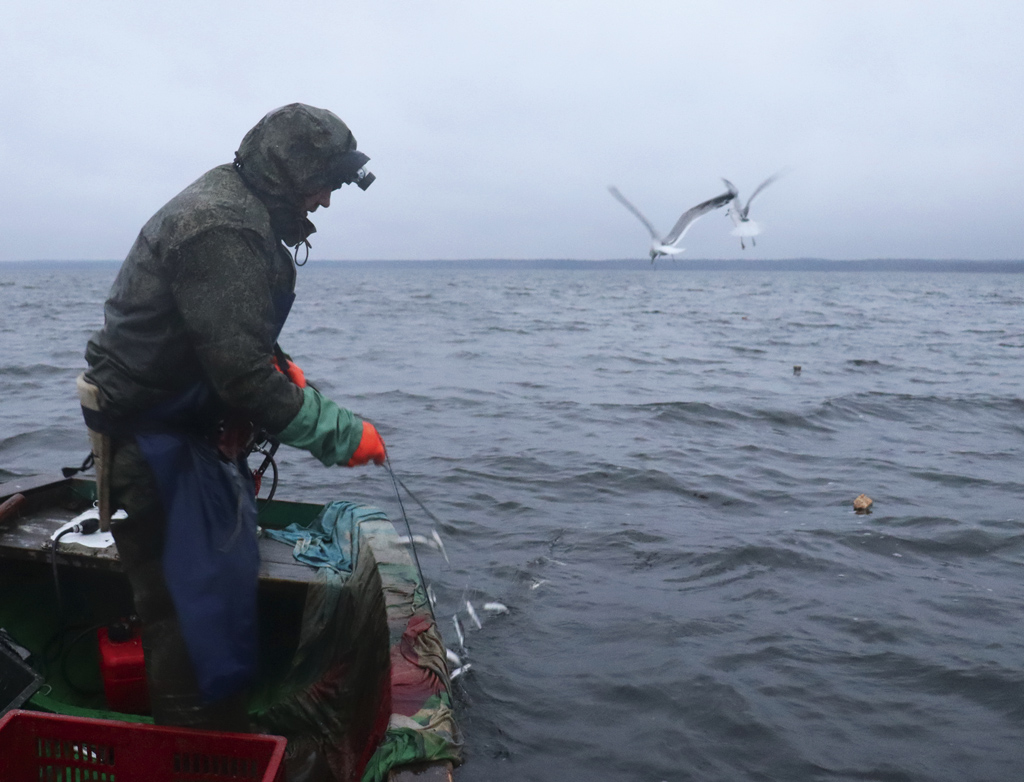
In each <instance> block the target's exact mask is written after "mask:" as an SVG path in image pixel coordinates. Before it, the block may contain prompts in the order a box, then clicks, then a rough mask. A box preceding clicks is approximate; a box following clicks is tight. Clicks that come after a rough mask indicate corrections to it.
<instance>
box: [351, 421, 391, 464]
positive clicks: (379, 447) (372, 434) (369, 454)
mask: <svg viewBox="0 0 1024 782" xmlns="http://www.w3.org/2000/svg"><path fill="white" fill-rule="evenodd" d="M386 456H387V451H385V450H384V441H383V440H381V439H380V434H378V433H377V427H376V426H374V425H373V424H371V423H370V422H369V421H363V436H362V437H361V438H360V439H359V447H358V448H356V452H355V453H354V454H352V458H351V459H349V460H348V464H346V465H345V466H346V467H355V466H357V465H360V464H366V463H367V462H373V463H374V464H384V458H385V457H386Z"/></svg>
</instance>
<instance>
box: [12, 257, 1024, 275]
mask: <svg viewBox="0 0 1024 782" xmlns="http://www.w3.org/2000/svg"><path fill="white" fill-rule="evenodd" d="M119 263H121V261H119V260H109V261H70V260H62V261H56V260H39V261H0V269H3V268H4V267H7V268H11V267H14V266H33V267H43V266H46V267H61V266H71V265H82V264H119ZM310 266H311V267H326V266H347V267H350V268H377V269H450V270H459V269H463V270H466V271H474V270H506V271H515V270H537V269H560V270H566V271H637V270H644V269H646V270H652V271H660V272H673V271H676V272H683V271H771V272H808V271H813V272H932V273H943V272H971V273H1000V274H1021V273H1024V260H1017V261H955V260H953V261H949V260H946V261H938V260H927V259H922V258H877V259H870V260H862V261H830V260H826V259H824V258H791V259H786V260H777V261H755V260H742V259H741V260H723V261H717V260H708V259H692V260H685V261H671V260H659V261H657V262H656V263H655V264H651V262H650V261H648V260H635V259H619V260H608V261H580V260H571V259H558V258H547V259H534V260H502V259H473V260H463V261H439V260H435V261H330V260H324V261H310Z"/></svg>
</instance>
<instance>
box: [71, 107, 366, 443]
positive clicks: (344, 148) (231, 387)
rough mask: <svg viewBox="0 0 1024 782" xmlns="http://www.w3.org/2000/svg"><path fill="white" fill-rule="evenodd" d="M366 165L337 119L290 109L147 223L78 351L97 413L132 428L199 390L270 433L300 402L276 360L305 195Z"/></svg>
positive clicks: (271, 117) (306, 227) (303, 227)
mask: <svg viewBox="0 0 1024 782" xmlns="http://www.w3.org/2000/svg"><path fill="white" fill-rule="evenodd" d="M366 160H367V158H366V156H365V155H363V154H362V153H358V152H356V141H355V138H354V137H353V136H352V133H351V132H350V131H349V129H348V127H347V126H346V125H345V123H344V122H342V121H341V120H340V119H339V118H338V117H337V116H335V115H334V114H332V113H331V112H329V111H326V110H323V109H317V108H313V107H311V106H305V105H303V104H299V103H294V104H290V105H288V106H285V107H283V108H281V109H277V110H276V111H273V112H271V113H270V114H268V115H267V116H266V117H264V118H263V119H262V120H260V122H259V123H258V124H257V125H256V126H255V127H254V128H253V129H252V130H250V131H249V133H247V134H246V136H245V138H244V139H243V140H242V144H241V146H240V147H239V149H238V152H237V153H236V156H235V162H234V164H229V165H223V166H218V167H217V168H214V169H212V170H211V171H208V172H207V173H205V174H204V175H203V176H201V177H200V178H199V179H198V180H196V181H195V182H193V183H192V184H191V185H189V186H188V187H187V188H185V189H184V190H183V191H182V192H181V193H179V194H178V195H177V196H175V197H174V198H172V199H171V200H170V201H169V202H168V203H167V204H166V205H165V206H164V207H163V208H162V209H160V211H158V212H157V213H156V214H155V215H154V216H153V217H152V218H150V220H149V221H148V222H147V223H146V224H145V226H143V228H142V231H141V232H140V233H139V236H138V238H137V239H136V240H135V244H134V245H133V246H132V249H131V251H130V252H129V253H128V257H127V258H126V259H125V261H124V263H123V265H122V266H121V269H120V272H119V273H118V275H117V279H116V280H115V281H114V285H113V287H112V289H111V291H110V296H109V298H108V299H107V302H106V305H105V307H104V326H103V328H102V329H101V330H100V331H98V332H96V333H95V334H94V335H93V337H92V339H90V340H89V344H88V346H87V348H86V353H85V358H86V360H87V361H88V363H89V370H88V371H87V373H86V375H87V378H88V379H89V380H90V381H91V382H93V383H94V384H96V385H97V386H98V387H99V388H100V394H101V406H102V407H103V409H104V411H105V412H106V413H108V414H109V415H111V416H113V417H115V418H116V417H123V418H130V417H131V416H133V415H135V414H137V413H139V412H142V411H145V410H147V409H148V408H151V407H152V406H154V405H156V404H159V403H161V402H164V401H167V400H169V399H171V398H173V397H175V396H177V395H178V394H180V393H181V392H183V391H184V390H186V389H188V388H190V387H191V386H193V385H195V384H196V383H197V382H200V381H206V382H207V383H208V384H209V385H210V387H211V388H212V389H213V390H214V392H215V394H216V395H217V397H218V398H219V399H220V401H221V402H222V403H223V404H224V405H225V406H226V407H229V408H232V409H233V410H235V411H237V412H239V413H241V414H243V415H245V416H246V417H248V418H249V419H251V420H252V421H253V422H255V423H256V424H257V425H259V426H262V427H265V428H266V429H267V430H268V431H270V432H271V433H277V432H279V431H280V430H282V429H283V428H284V427H285V426H287V425H288V423H289V422H290V421H291V420H292V419H293V418H294V417H295V415H296V414H297V413H298V411H299V409H300V407H301V406H302V401H303V394H302V391H301V389H299V388H298V387H297V386H295V385H294V384H293V383H292V382H291V381H290V380H289V379H288V378H287V377H285V376H284V375H282V374H281V373H279V372H277V371H276V370H275V369H274V367H273V365H272V363H271V359H272V356H273V354H274V345H275V341H276V339H277V335H278V332H279V330H280V327H281V325H282V324H283V318H284V316H285V315H286V314H287V307H288V306H289V305H290V302H291V299H292V296H293V293H294V289H295V269H294V267H293V265H292V258H291V253H289V251H288V250H287V249H286V248H285V247H284V246H283V244H282V242H284V243H286V244H289V245H296V244H298V243H299V242H302V241H304V240H305V239H306V237H308V236H309V235H310V234H311V233H312V232H313V231H314V230H316V229H315V228H314V227H313V224H312V223H311V222H309V220H308V219H306V215H305V211H304V210H303V208H302V204H303V200H304V198H305V197H306V196H309V195H312V194H314V193H317V192H320V191H321V190H324V189H336V188H338V187H340V186H341V185H342V184H343V183H345V182H348V181H352V179H353V178H354V176H355V173H356V171H357V170H358V169H359V168H360V167H361V166H362V165H363V163H365V161H366Z"/></svg>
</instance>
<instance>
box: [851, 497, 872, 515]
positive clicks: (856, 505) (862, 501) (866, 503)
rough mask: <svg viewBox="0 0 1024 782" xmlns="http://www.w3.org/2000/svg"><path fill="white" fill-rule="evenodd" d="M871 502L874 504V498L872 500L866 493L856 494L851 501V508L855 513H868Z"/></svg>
mask: <svg viewBox="0 0 1024 782" xmlns="http://www.w3.org/2000/svg"><path fill="white" fill-rule="evenodd" d="M872 504H874V500H872V499H871V498H870V497H869V496H868V495H866V494H858V495H857V497H856V498H855V499H854V501H853V509H854V510H855V511H857V513H870V512H871V506H872Z"/></svg>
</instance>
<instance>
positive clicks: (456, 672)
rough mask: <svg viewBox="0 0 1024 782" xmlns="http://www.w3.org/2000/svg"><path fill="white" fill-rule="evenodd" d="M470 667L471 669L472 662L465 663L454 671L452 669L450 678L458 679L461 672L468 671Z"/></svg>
mask: <svg viewBox="0 0 1024 782" xmlns="http://www.w3.org/2000/svg"><path fill="white" fill-rule="evenodd" d="M472 669H473V663H466V664H465V665H463V666H462V667H461V668H456V669H455V670H454V671H452V675H451V677H450V678H452V679H458V678H459V677H460V676H462V674H464V673H468V672H469V671H471V670H472Z"/></svg>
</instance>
